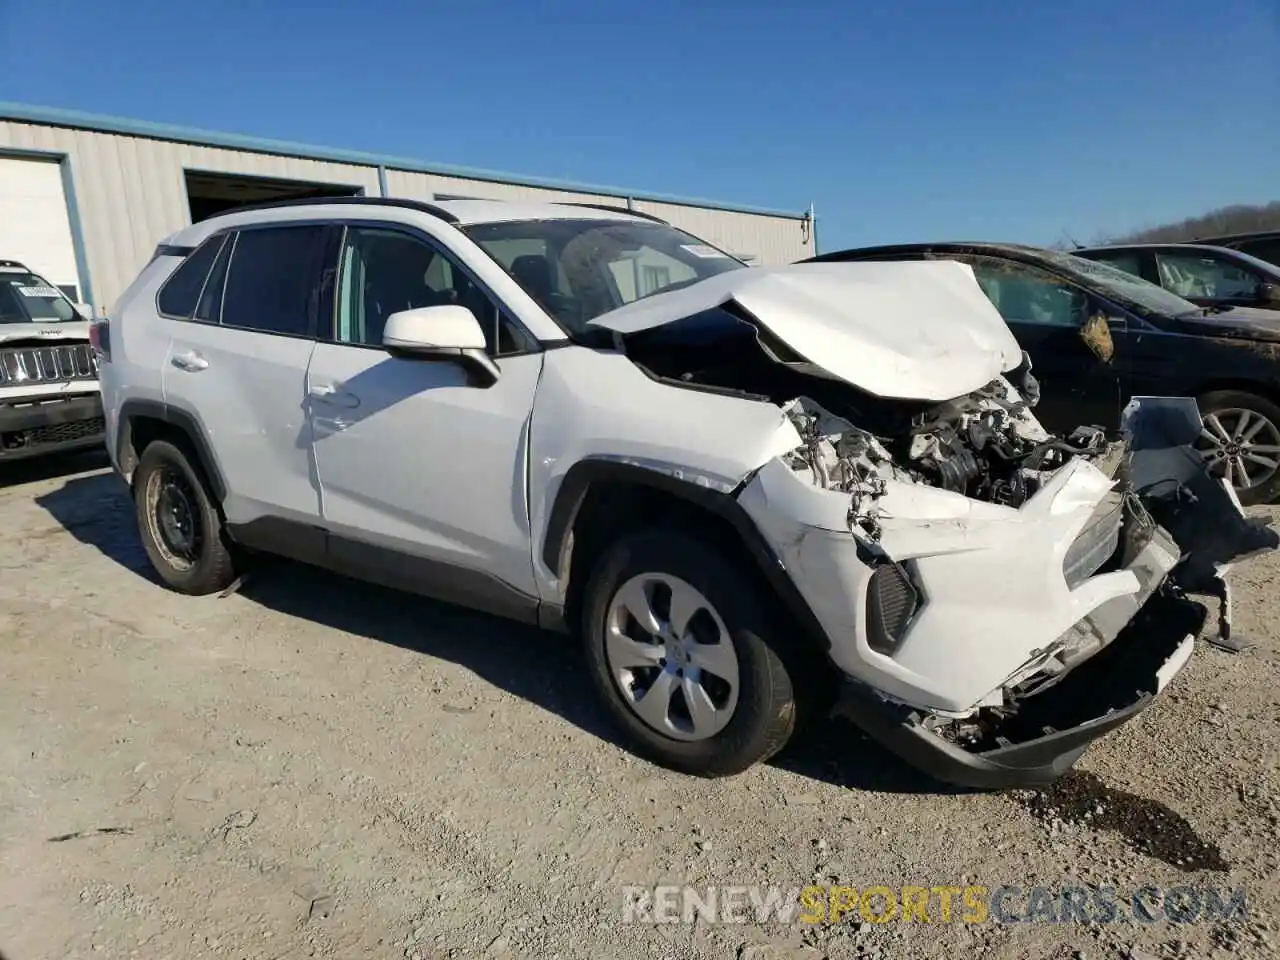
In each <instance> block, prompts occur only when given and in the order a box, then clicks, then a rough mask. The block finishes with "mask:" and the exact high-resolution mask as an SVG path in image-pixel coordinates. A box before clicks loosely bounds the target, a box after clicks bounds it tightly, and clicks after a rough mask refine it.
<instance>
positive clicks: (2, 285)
mask: <svg viewBox="0 0 1280 960" xmlns="http://www.w3.org/2000/svg"><path fill="white" fill-rule="evenodd" d="M89 337H90V325H89V319H88V318H87V317H84V316H82V315H81V314H80V312H79V311H78V310H77V309H76V307H75V305H74V304H73V303H72V302H71V301H70V300H68V299H67V297H66V295H65V294H64V293H63V292H62V291H61V290H59V289H58V288H57V287H55V286H54V285H53V284H51V283H50V282H49V281H48V280H45V279H44V278H43V277H41V276H39V275H38V274H36V273H33V272H32V271H31V270H29V269H28V268H27V267H25V266H24V265H23V264H21V263H19V262H17V261H16V260H0V463H3V462H5V461H8V460H18V459H24V458H26V457H34V456H40V455H42V454H49V453H58V452H64V451H71V450H82V449H86V448H90V447H101V446H102V443H103V435H104V429H105V428H104V424H103V418H102V399H101V396H100V395H99V393H98V357H97V354H96V353H95V351H94V350H93V349H92V348H91V345H90V343H89Z"/></svg>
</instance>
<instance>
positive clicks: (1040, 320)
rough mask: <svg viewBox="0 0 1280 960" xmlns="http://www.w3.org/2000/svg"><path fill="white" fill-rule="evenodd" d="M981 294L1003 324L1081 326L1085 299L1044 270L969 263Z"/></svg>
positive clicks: (1006, 263) (981, 259)
mask: <svg viewBox="0 0 1280 960" xmlns="http://www.w3.org/2000/svg"><path fill="white" fill-rule="evenodd" d="M971 263H972V265H973V273H974V276H975V277H976V278H977V281H978V285H979V286H980V287H982V292H983V293H985V294H986V295H987V298H988V299H989V300H990V301H991V302H992V303H993V304H994V305H995V308H996V309H997V310H998V311H1000V316H1002V317H1004V320H1005V322H1006V323H1034V324H1039V325H1042V326H1050V327H1079V326H1080V325H1081V324H1083V323H1084V321H1085V318H1086V314H1087V307H1088V303H1089V298H1088V296H1087V295H1086V294H1085V293H1084V291H1082V290H1080V289H1079V288H1078V287H1074V286H1071V285H1070V284H1068V283H1066V282H1065V281H1063V280H1059V279H1058V278H1057V277H1055V276H1053V275H1052V274H1050V273H1047V272H1045V271H1043V270H1038V269H1036V268H1035V267H1032V266H1028V265H1026V264H1021V263H1011V262H1009V261H1007V260H996V259H991V258H987V257H979V258H975V259H974V260H972V261H971Z"/></svg>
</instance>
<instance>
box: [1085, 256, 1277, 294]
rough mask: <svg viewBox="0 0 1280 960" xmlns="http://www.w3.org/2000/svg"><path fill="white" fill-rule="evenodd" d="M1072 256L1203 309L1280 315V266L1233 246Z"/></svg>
mask: <svg viewBox="0 0 1280 960" xmlns="http://www.w3.org/2000/svg"><path fill="white" fill-rule="evenodd" d="M1071 252H1072V253H1074V254H1075V255H1076V256H1077V257H1085V258H1087V259H1089V260H1097V261H1100V262H1101V263H1109V264H1111V266H1113V267H1119V268H1120V269H1121V270H1124V271H1125V272H1126V273H1132V274H1133V275H1134V276H1138V277H1142V279H1144V280H1150V281H1151V282H1152V283H1158V284H1160V286H1162V287H1164V288H1165V289H1166V290H1168V291H1169V292H1170V293H1176V294H1177V295H1178V296H1180V297H1182V298H1183V299H1185V300H1190V301H1191V302H1192V303H1194V304H1197V305H1198V306H1201V307H1224V308H1229V307H1261V308H1263V309H1265V310H1280V266H1276V264H1274V263H1268V262H1267V261H1266V260H1259V259H1258V258H1257V257H1252V256H1250V255H1249V254H1247V253H1242V252H1241V251H1239V250H1232V249H1230V248H1229V247H1213V246H1209V245H1207V244H1199V243H1143V244H1125V245H1123V246H1109V247H1091V248H1085V249H1080V250H1072V251H1071Z"/></svg>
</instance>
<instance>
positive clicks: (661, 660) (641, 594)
mask: <svg viewBox="0 0 1280 960" xmlns="http://www.w3.org/2000/svg"><path fill="white" fill-rule="evenodd" d="M758 595H759V587H758V585H757V584H756V583H755V582H754V581H753V580H752V579H750V578H749V577H747V576H744V575H743V574H742V573H741V572H739V571H738V570H736V569H735V568H734V567H733V566H732V565H731V564H730V563H728V562H726V560H725V559H724V558H723V557H721V556H720V555H719V554H718V553H717V552H716V551H715V550H713V549H711V548H710V547H709V546H707V545H706V544H704V543H702V542H701V541H699V540H695V539H692V538H690V537H687V536H685V535H682V534H680V533H677V532H674V531H653V532H649V533H640V534H634V535H631V536H628V537H625V538H623V539H622V540H620V541H619V542H617V543H616V544H614V545H613V546H612V547H611V548H610V549H608V550H607V551H606V552H605V555H604V556H603V557H602V558H601V560H600V562H599V563H598V564H597V565H596V567H595V573H594V575H593V576H592V577H591V580H590V583H589V584H588V585H587V590H586V596H585V601H584V604H583V623H582V635H583V641H584V643H585V646H586V654H587V662H588V666H589V669H590V671H591V676H592V680H593V682H594V683H595V685H596V688H597V691H598V693H599V694H600V696H601V698H602V699H603V701H604V703H605V705H606V707H607V709H608V711H609V713H610V714H611V715H612V717H613V719H614V720H615V721H616V722H617V724H618V725H619V726H620V727H621V728H622V729H623V731H624V732H625V733H626V734H627V735H628V737H629V739H630V740H631V742H632V743H633V744H634V745H635V746H636V749H637V751H638V752H640V753H642V754H643V755H644V756H646V757H648V758H649V759H651V760H653V761H654V762H655V763H658V764H660V765H662V766H666V767H670V768H671V769H674V770H679V771H681V772H682V773H689V774H695V775H698V776H712V777H714V776H727V775H730V774H735V773H740V772H742V771H743V770H745V769H747V768H748V767H750V766H752V765H753V764H755V763H758V762H760V761H762V760H766V759H768V758H769V757H771V756H772V755H773V754H775V753H777V752H778V751H779V750H781V749H782V747H784V746H785V745H786V743H787V741H788V740H789V739H790V737H791V734H792V732H793V731H794V729H795V727H796V713H797V711H796V694H795V690H794V687H793V684H792V676H793V674H794V673H796V672H797V671H795V670H793V669H789V668H788V665H787V663H786V660H785V659H784V656H783V651H784V649H785V648H784V647H783V646H782V645H781V644H780V642H779V633H778V631H776V630H774V629H773V627H772V624H771V622H770V619H769V618H768V616H767V615H766V613H765V610H764V608H763V607H762V606H761V604H760V603H759V601H758V600H757V597H758Z"/></svg>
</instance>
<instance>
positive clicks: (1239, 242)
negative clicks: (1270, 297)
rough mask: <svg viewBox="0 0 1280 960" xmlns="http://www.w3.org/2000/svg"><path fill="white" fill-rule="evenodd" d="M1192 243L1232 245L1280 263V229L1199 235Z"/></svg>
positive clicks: (1261, 258)
mask: <svg viewBox="0 0 1280 960" xmlns="http://www.w3.org/2000/svg"><path fill="white" fill-rule="evenodd" d="M1191 242H1192V243H1207V244H1212V245H1213V246H1215V247H1230V248H1231V249H1232V250H1239V251H1241V252H1242V253H1247V254H1249V255H1250V256H1253V257H1257V258H1258V259H1259V260H1266V261H1267V262H1268V263H1275V264H1280V230H1265V231H1262V232H1260V233H1233V234H1230V235H1226V236H1221V237H1197V238H1196V239H1195V240H1192V241H1191Z"/></svg>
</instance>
